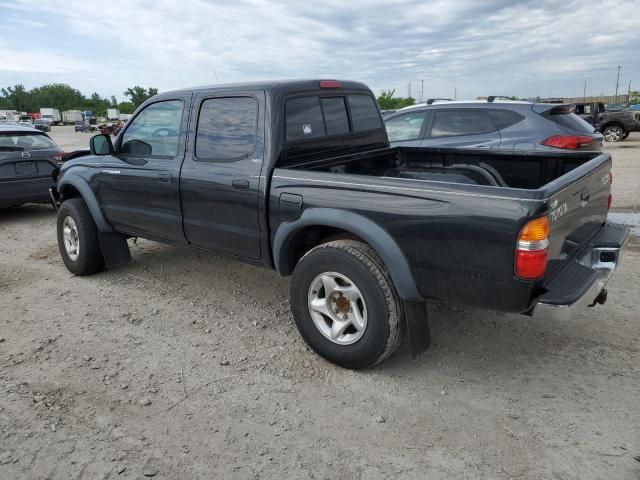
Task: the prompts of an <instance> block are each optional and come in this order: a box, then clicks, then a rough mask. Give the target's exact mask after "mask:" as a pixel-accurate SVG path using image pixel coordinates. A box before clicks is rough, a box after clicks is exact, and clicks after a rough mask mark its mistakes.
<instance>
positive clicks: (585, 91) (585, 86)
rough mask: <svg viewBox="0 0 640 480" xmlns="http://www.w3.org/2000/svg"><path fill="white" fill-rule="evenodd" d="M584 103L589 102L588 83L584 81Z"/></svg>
mask: <svg viewBox="0 0 640 480" xmlns="http://www.w3.org/2000/svg"><path fill="white" fill-rule="evenodd" d="M582 101H583V102H586V101H587V81H586V80H585V81H584V89H583V90H582Z"/></svg>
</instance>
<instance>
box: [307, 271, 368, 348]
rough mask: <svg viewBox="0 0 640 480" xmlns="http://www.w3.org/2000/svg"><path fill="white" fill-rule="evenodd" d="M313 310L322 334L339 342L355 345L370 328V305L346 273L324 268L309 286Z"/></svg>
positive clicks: (310, 307)
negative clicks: (368, 313)
mask: <svg viewBox="0 0 640 480" xmlns="http://www.w3.org/2000/svg"><path fill="white" fill-rule="evenodd" d="M308 304H309V313H310V314H311V319H312V320H313V323H314V325H315V326H316V328H317V329H318V330H319V331H320V333H322V335H323V336H324V337H325V338H327V339H328V340H330V341H331V342H333V343H336V344H338V345H351V344H353V343H355V342H357V341H358V340H360V339H361V338H362V335H364V332H365V330H366V328H367V306H366V304H365V301H364V297H363V296H362V293H361V292H360V289H359V288H358V287H357V286H356V284H355V283H354V282H353V281H352V280H351V279H350V278H349V277H347V276H346V275H343V274H341V273H337V272H324V273H321V274H320V275H318V276H317V277H316V278H315V279H314V280H313V282H311V286H310V287H309V295H308Z"/></svg>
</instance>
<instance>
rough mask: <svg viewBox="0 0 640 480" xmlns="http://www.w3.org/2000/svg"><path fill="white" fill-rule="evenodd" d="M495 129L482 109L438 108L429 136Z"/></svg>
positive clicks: (451, 135)
mask: <svg viewBox="0 0 640 480" xmlns="http://www.w3.org/2000/svg"><path fill="white" fill-rule="evenodd" d="M495 130H496V129H495V127H494V126H493V124H492V123H491V121H490V120H489V117H488V116H487V114H486V113H485V112H484V110H476V109H473V110H438V111H436V113H435V116H434V118H433V127H431V137H432V138H435V137H454V136H458V135H479V134H482V133H489V132H493V131H495Z"/></svg>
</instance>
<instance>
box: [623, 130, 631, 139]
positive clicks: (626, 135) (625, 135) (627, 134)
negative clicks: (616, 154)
mask: <svg viewBox="0 0 640 480" xmlns="http://www.w3.org/2000/svg"><path fill="white" fill-rule="evenodd" d="M630 133H631V132H625V133H624V135H623V136H622V140H624V139H625V138H627V137H628V136H629V134H630Z"/></svg>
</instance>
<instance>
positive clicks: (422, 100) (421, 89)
mask: <svg viewBox="0 0 640 480" xmlns="http://www.w3.org/2000/svg"><path fill="white" fill-rule="evenodd" d="M629 90H631V83H629ZM422 102H424V80H420V103H422Z"/></svg>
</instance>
